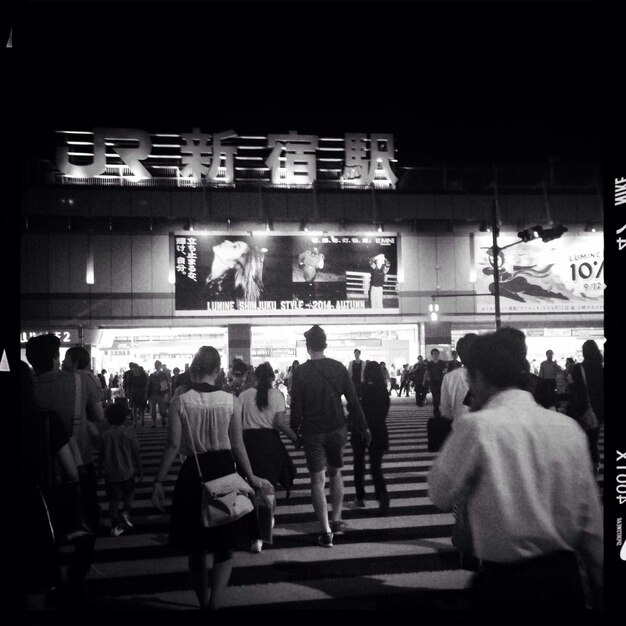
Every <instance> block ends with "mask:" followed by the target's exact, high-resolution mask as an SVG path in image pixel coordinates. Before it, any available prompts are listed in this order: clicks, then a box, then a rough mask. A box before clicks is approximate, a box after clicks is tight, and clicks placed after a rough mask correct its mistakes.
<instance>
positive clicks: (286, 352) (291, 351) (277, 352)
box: [272, 348, 296, 357]
mask: <svg viewBox="0 0 626 626" xmlns="http://www.w3.org/2000/svg"><path fill="white" fill-rule="evenodd" d="M272 356H276V357H286V356H293V357H295V356H296V349H295V348H272Z"/></svg>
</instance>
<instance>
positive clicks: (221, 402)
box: [152, 346, 261, 609]
mask: <svg viewBox="0 0 626 626" xmlns="http://www.w3.org/2000/svg"><path fill="white" fill-rule="evenodd" d="M219 371H220V356H219V353H218V352H217V350H216V349H215V348H213V347H212V346H203V347H201V348H200V350H198V353H197V354H196V356H195V357H194V360H193V362H192V364H191V368H190V381H191V382H190V385H189V386H188V387H187V388H186V389H181V393H179V394H178V395H176V396H175V397H174V399H173V401H172V404H171V406H170V419H169V420H168V421H169V424H168V440H167V445H166V448H165V451H164V454H163V459H162V460H161V464H160V466H159V469H158V470H157V473H156V477H155V480H154V489H153V492H152V503H153V504H154V506H156V507H157V508H158V509H159V510H163V503H164V493H163V480H164V479H165V477H166V476H167V473H168V471H169V469H170V467H171V465H172V463H173V461H174V459H175V458H176V455H177V454H178V452H179V450H180V452H181V453H182V454H184V455H185V456H186V460H185V462H184V463H183V465H182V467H181V470H180V473H179V475H178V478H177V480H176V484H175V486H174V494H173V497H172V513H171V519H170V533H169V543H170V546H172V547H174V548H177V549H180V550H183V551H185V552H187V553H188V554H189V572H190V574H191V577H192V580H193V586H194V591H195V593H196V596H197V597H198V602H199V604H200V608H201V609H219V608H220V607H221V606H222V603H223V600H224V592H225V590H226V587H227V585H228V581H229V580H230V575H231V572H232V569H233V550H234V549H235V548H236V547H237V546H239V545H240V544H244V545H247V546H249V545H250V543H251V542H252V541H254V540H256V539H258V538H259V532H258V525H257V521H256V516H255V514H254V511H252V512H251V513H249V514H247V515H245V516H244V517H242V518H240V519H238V520H237V521H235V522H231V523H230V524H226V525H224V526H217V527H213V528H205V527H204V526H203V525H202V522H201V506H202V504H201V503H202V485H201V482H200V478H199V476H198V468H197V466H196V459H195V458H194V456H195V455H194V451H195V454H196V455H197V460H198V463H199V464H200V468H201V471H202V480H203V481H208V480H213V479H215V478H219V477H221V476H226V475H228V474H231V473H232V472H234V471H235V469H236V468H235V462H236V463H237V470H238V471H239V473H241V474H242V475H243V476H245V477H246V478H247V479H248V482H249V483H250V485H251V486H252V487H254V488H255V489H258V488H260V487H261V482H260V481H259V479H258V478H257V477H256V476H255V475H254V474H253V473H252V469H251V467H250V462H249V460H248V455H247V454H246V448H245V445H244V443H243V438H242V434H241V432H242V430H241V402H240V401H239V399H238V398H236V397H235V396H234V395H232V394H230V393H226V392H225V391H221V390H219V389H217V388H216V387H215V386H214V385H215V378H216V377H217V375H218V373H219ZM208 552H212V553H213V567H212V568H211V576H210V580H209V575H208V571H207V554H208Z"/></svg>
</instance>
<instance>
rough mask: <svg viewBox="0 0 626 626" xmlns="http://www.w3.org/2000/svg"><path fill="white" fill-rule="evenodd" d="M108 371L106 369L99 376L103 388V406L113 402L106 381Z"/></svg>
mask: <svg viewBox="0 0 626 626" xmlns="http://www.w3.org/2000/svg"><path fill="white" fill-rule="evenodd" d="M106 373H107V371H106V370H105V369H103V370H100V373H99V374H98V380H99V381H100V386H101V387H102V397H103V399H102V406H106V405H107V404H108V403H109V401H110V400H111V392H110V390H109V386H108V385H107V379H106Z"/></svg>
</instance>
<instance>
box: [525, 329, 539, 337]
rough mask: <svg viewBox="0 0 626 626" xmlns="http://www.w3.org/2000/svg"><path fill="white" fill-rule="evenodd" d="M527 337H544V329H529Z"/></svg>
mask: <svg viewBox="0 0 626 626" xmlns="http://www.w3.org/2000/svg"><path fill="white" fill-rule="evenodd" d="M526 336H527V337H543V328H529V329H528V330H527V331H526Z"/></svg>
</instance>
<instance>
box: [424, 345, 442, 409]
mask: <svg viewBox="0 0 626 626" xmlns="http://www.w3.org/2000/svg"><path fill="white" fill-rule="evenodd" d="M439 355H440V352H439V350H438V349H437V348H433V349H432V350H431V351H430V359H431V360H430V361H428V363H426V371H427V372H428V385H429V387H430V391H431V393H432V394H433V414H434V416H435V417H441V412H440V410H439V405H440V403H441V384H442V383H443V375H444V374H445V373H446V363H445V361H440V360H439Z"/></svg>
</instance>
